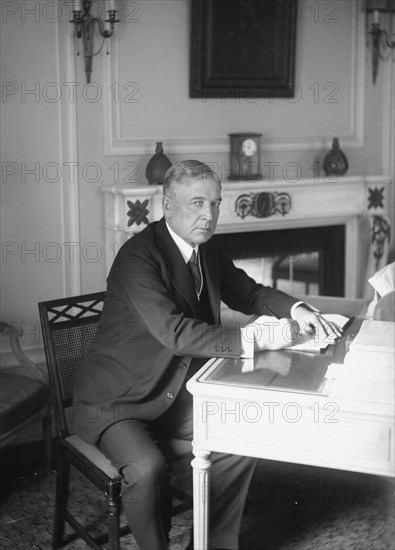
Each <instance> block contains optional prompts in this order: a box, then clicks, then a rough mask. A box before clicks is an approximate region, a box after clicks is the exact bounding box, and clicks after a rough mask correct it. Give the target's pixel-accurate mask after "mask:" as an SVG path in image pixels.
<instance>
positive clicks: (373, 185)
mask: <svg viewBox="0 0 395 550" xmlns="http://www.w3.org/2000/svg"><path fill="white" fill-rule="evenodd" d="M389 183H390V179H389V178H388V177H385V176H348V177H341V178H333V179H329V178H326V179H322V180H320V181H315V180H314V179H305V180H300V181H298V182H284V181H272V182H270V181H265V180H260V181H226V182H223V186H222V199H223V202H222V204H221V213H220V217H219V220H218V225H217V233H240V232H245V231H264V230H275V229H292V228H301V227H319V226H332V225H344V226H345V234H346V242H345V295H346V297H348V298H358V297H362V295H363V293H364V285H365V283H366V279H367V275H368V274H369V272H371V274H373V273H374V271H376V270H377V269H378V268H380V267H381V265H382V264H383V263H385V261H386V256H385V250H387V249H388V231H386V229H388V228H389V222H388V219H387V216H386V211H387V208H386V204H387V193H388V191H387V186H388V185H389ZM103 193H104V201H105V224H104V226H105V234H106V262H107V263H106V265H107V269H109V268H110V266H111V264H112V262H113V260H114V257H115V255H116V253H117V251H118V250H119V247H120V246H121V245H122V244H123V243H124V242H125V241H126V240H127V239H128V238H129V237H131V236H132V235H134V234H135V233H138V232H139V231H141V230H143V229H144V228H145V227H146V226H147V224H148V223H150V222H151V221H156V220H159V219H160V218H161V217H162V186H157V185H154V186H137V185H136V186H134V187H131V186H129V187H117V186H107V185H106V186H104V187H103Z"/></svg>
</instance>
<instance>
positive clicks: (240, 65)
mask: <svg viewBox="0 0 395 550" xmlns="http://www.w3.org/2000/svg"><path fill="white" fill-rule="evenodd" d="M296 8H297V5H296V0H276V1H272V0H192V21H191V67H190V97H195V98H197V97H198V98H202V99H208V98H210V97H212V98H222V97H224V98H226V97H234V98H243V97H251V98H252V97H254V98H256V97H258V98H259V97H293V96H294V73H295V35H296Z"/></svg>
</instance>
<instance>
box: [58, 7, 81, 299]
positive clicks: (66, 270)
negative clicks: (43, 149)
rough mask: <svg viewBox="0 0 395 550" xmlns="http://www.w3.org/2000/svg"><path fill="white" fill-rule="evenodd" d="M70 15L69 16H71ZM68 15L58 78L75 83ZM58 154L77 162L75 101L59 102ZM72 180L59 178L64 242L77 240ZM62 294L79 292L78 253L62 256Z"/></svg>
mask: <svg viewBox="0 0 395 550" xmlns="http://www.w3.org/2000/svg"><path fill="white" fill-rule="evenodd" d="M63 7H64V11H63V13H68V10H70V9H71V5H70V2H68V1H67V0H63ZM70 18H71V17H70ZM70 18H68V17H62V18H60V19H59V21H58V22H57V46H56V47H57V56H58V81H59V82H76V68H75V52H74V43H73V39H72V37H73V29H72V26H71V25H70V23H69V19H70ZM58 128H59V143H60V147H59V148H60V150H59V157H60V161H61V165H62V166H64V165H65V163H78V128H77V105H76V101H62V102H59V111H58ZM76 172H77V173H76V174H75V180H74V179H73V181H72V183H70V182H69V181H67V179H66V178H64V177H62V182H61V205H60V213H61V231H62V238H63V242H65V243H80V242H81V233H80V223H79V217H80V201H79V179H78V178H79V176H78V172H79V171H78V170H77V171H76ZM62 262H63V263H62V269H63V293H64V295H65V296H72V295H77V294H81V260H80V257H79V255H78V254H76V255H75V258H74V261H73V262H68V261H66V258H65V257H64V258H63V259H62Z"/></svg>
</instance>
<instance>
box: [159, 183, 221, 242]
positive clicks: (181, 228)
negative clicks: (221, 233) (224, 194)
mask: <svg viewBox="0 0 395 550" xmlns="http://www.w3.org/2000/svg"><path fill="white" fill-rule="evenodd" d="M220 204H221V187H220V185H219V183H217V182H216V181H215V180H214V179H212V178H210V177H208V176H205V177H197V178H195V179H193V180H191V181H190V182H188V183H183V184H174V185H173V186H172V188H171V191H170V197H164V198H163V211H164V215H165V217H166V221H167V223H168V224H169V226H170V227H171V229H172V230H173V231H174V232H175V233H177V235H178V236H179V237H181V238H182V239H184V241H186V242H187V243H188V244H190V245H191V246H193V247H194V246H196V245H198V244H202V243H205V242H207V241H208V240H209V239H210V238H211V237H212V235H213V234H214V231H215V228H216V227H217V221H218V216H219V205H220Z"/></svg>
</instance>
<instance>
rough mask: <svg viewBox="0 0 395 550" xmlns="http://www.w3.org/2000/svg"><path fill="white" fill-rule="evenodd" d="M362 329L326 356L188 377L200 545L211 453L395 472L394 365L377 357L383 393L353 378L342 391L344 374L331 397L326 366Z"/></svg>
mask: <svg viewBox="0 0 395 550" xmlns="http://www.w3.org/2000/svg"><path fill="white" fill-rule="evenodd" d="M309 302H310V303H313V302H314V305H317V306H318V307H320V308H321V311H322V312H338V313H343V314H346V315H350V316H355V315H359V314H360V310H361V306H362V302H361V301H355V300H352V301H350V300H344V299H341V298H337V299H330V298H324V299H317V300H312V299H310V298H309ZM360 322H361V321H360ZM356 327H358V322H357V320H356V322H354V325H351V327H350V328H349V329H347V330H346V331H345V334H344V336H343V337H342V339H341V340H340V341H339V343H338V344H337V346H336V347H335V348H332V349H331V350H329V353H328V354H327V355H311V354H300V353H298V354H296V353H295V352H291V351H280V352H262V353H261V354H257V355H256V357H255V359H254V361H255V364H254V368H253V369H251V368H250V369H248V368H247V369H246V368H245V367H246V365H245V363H243V360H228V359H212V360H210V361H208V362H207V363H206V364H205V365H204V366H203V367H202V369H201V370H200V371H199V372H198V373H197V374H196V375H195V376H194V377H193V378H191V380H190V381H189V382H188V384H187V388H188V390H189V391H190V392H191V393H192V394H193V401H194V439H193V452H194V455H195V458H194V460H193V461H192V466H193V483H194V547H195V550H206V549H207V539H208V500H209V499H208V494H207V493H208V488H209V475H210V453H211V452H212V451H217V452H223V453H232V454H239V455H244V456H252V457H257V458H263V459H269V460H280V461H284V462H294V463H299V464H307V465H312V466H322V467H327V468H337V469H341V470H349V471H356V472H365V473H369V474H377V475H382V476H393V475H394V399H393V391H392V388H393V370H392V369H388V368H387V369H385V368H384V367H380V360H378V361H377V365H378V366H377V368H378V369H380V368H383V377H384V378H385V379H384V380H383V388H384V391H383V392H379V393H380V395H379V396H378V395H377V392H376V391H375V390H374V385H371V384H369V380H365V382H364V383H361V380H359V381H358V383H356V384H355V391H354V388H353V387H352V386H351V387H350V384H349V382H350V379H349V377H348V378H347V377H345V385H344V391H342V382H341V381H342V378H341V377H339V379H338V380H337V381H336V394H333V393H331V390H330V382H331V381H329V380H328V379H326V378H325V372H326V370H327V366H328V364H330V363H332V362H336V363H339V357H341V359H343V358H344V353H345V340H346V337H347V334H348V333H350V332H353V331H355V329H356ZM350 353H351V352H349V354H350ZM331 354H332V355H331ZM349 354H348V356H349ZM346 357H347V356H346ZM279 359H280V360H279ZM381 362H383V361H381ZM384 362H385V361H384ZM375 363H376V360H375ZM276 365H277V366H276ZM268 366H269V367H272V368H274V369H277V374H276V372H274V371H272V372H270V368H268ZM273 366H274V367H273ZM375 367H376V365H373V368H375ZM344 368H345V369H346V368H347V369H348V367H347V361H346V364H345V365H344ZM347 372H349V370H348V371H347ZM350 372H351V371H350ZM375 372H376V374H375V376H376V379H378V378H377V369H376V371H375ZM391 372H392V380H391V379H389V378H391ZM281 373H282V374H281ZM273 374H274V379H275V382H274V383H275V385H274V386H271V385H268V380H269V379H273V376H272V375H273ZM365 375H366V373H365ZM347 384H348V386H347ZM332 387H333V385H332ZM370 389H371V398H370V397H369V391H370Z"/></svg>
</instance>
